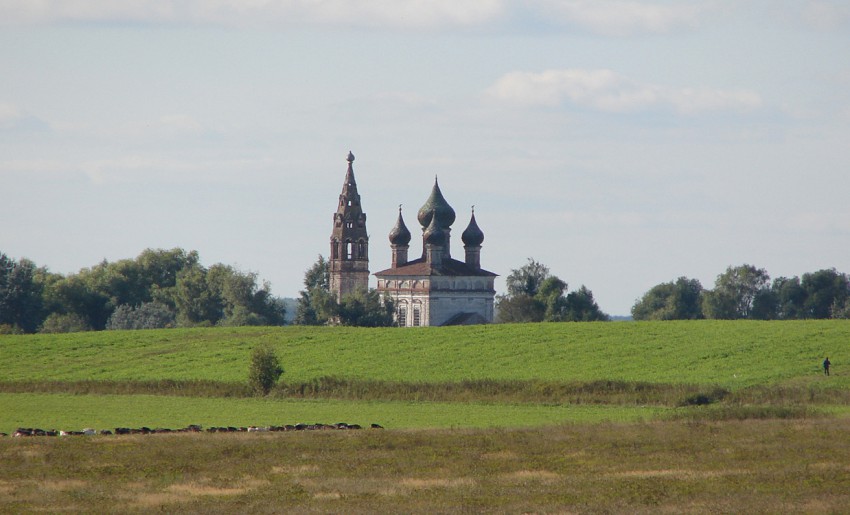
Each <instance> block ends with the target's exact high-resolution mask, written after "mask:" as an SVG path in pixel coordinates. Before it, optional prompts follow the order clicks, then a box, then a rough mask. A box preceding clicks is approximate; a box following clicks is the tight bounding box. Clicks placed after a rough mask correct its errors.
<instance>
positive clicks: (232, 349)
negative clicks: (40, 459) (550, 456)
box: [0, 320, 850, 389]
mask: <svg viewBox="0 0 850 515" xmlns="http://www.w3.org/2000/svg"><path fill="white" fill-rule="evenodd" d="M264 342H268V343H270V344H271V345H272V346H273V347H274V348H275V350H276V352H277V354H278V356H279V357H280V359H281V361H282V363H283V365H284V368H285V369H286V373H285V376H284V378H285V379H286V380H288V381H308V380H310V379H314V378H318V377H322V376H334V377H342V378H360V379H375V380H392V381H410V382H417V381H420V382H444V381H457V380H460V379H499V380H503V379H544V380H559V381H593V380H623V381H646V382H652V383H692V384H712V385H720V386H723V387H726V388H730V389H737V388H742V387H746V386H752V385H765V384H771V385H773V384H783V383H789V382H790V383H796V382H800V381H802V382H806V383H807V382H811V381H816V380H819V379H821V378H820V373H821V369H820V363H821V361H822V360H823V358H824V356H827V355H828V356H830V358H831V360H832V363H833V367H834V375H833V377H831V378H830V383H829V384H830V385H831V386H842V387H844V386H850V372H848V371H847V370H845V368H848V367H847V364H848V363H850V361H848V360H847V358H845V357H844V356H845V355H846V354H847V350H846V349H847V348H848V344H850V321H842V320H827V321H788V322H754V321H734V322H731V321H685V322H640V323H583V324H576V323H572V324H570V323H563V324H555V323H544V324H516V325H490V326H473V327H449V328H422V329H414V330H410V329H361V328H331V327H327V328H326V327H320V328H314V327H282V328H221V329H189V330H183V329H171V330H157V331H104V332H96V333H76V334H69V335H29V336H0V374H2V376H0V381H19V380H58V381H75V380H159V379H185V380H192V379H194V380H216V381H229V382H242V381H244V380H245V378H246V377H247V363H248V356H249V354H250V351H251V349H252V348H253V347H254V346H255V345H257V344H259V343H264Z"/></svg>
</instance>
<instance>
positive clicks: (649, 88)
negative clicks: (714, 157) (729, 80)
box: [485, 69, 762, 114]
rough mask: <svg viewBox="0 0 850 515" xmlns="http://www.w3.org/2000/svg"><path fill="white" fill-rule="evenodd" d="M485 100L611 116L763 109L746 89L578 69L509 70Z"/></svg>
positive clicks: (492, 87)
mask: <svg viewBox="0 0 850 515" xmlns="http://www.w3.org/2000/svg"><path fill="white" fill-rule="evenodd" d="M485 96H486V97H487V98H489V99H491V100H494V101H498V102H504V103H508V104H514V105H519V106H542V107H556V106H560V105H563V104H564V103H567V102H568V103H571V104H574V105H577V106H581V107H586V108H591V109H596V110H599V111H603V112H611V113H624V112H634V111H642V110H648V109H656V108H672V109H674V110H675V111H676V112H678V113H680V114H696V113H700V112H704V111H718V110H733V111H747V110H752V109H756V108H759V107H761V105H762V100H761V97H760V96H759V95H758V93H755V92H752V91H747V90H719V89H711V88H673V87H667V86H661V85H656V84H649V83H641V82H639V81H635V80H632V79H629V78H628V77H625V76H623V75H621V74H618V73H616V72H614V71H611V70H581V69H567V70H546V71H543V72H540V73H534V72H520V71H515V72H510V73H507V74H505V75H503V76H502V77H500V78H499V79H498V80H497V81H496V82H495V83H494V84H493V85H492V86H490V87H489V88H488V89H487V90H486V92H485Z"/></svg>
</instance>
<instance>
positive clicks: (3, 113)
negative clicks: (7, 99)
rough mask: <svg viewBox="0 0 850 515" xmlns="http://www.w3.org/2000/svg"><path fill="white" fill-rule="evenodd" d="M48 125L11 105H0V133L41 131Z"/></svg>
mask: <svg viewBox="0 0 850 515" xmlns="http://www.w3.org/2000/svg"><path fill="white" fill-rule="evenodd" d="M48 127H49V125H48V124H47V123H46V122H44V121H43V120H41V119H39V118H37V117H35V116H33V115H31V114H29V113H27V112H25V111H23V110H22V109H20V108H19V107H17V106H14V105H12V104H3V103H0V131H9V130H42V129H47V128H48Z"/></svg>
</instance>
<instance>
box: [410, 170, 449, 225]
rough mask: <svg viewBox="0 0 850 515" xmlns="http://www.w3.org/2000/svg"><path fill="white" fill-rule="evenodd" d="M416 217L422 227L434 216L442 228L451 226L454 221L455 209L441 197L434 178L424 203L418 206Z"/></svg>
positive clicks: (429, 223)
mask: <svg viewBox="0 0 850 515" xmlns="http://www.w3.org/2000/svg"><path fill="white" fill-rule="evenodd" d="M416 218H417V219H418V220H419V224H420V225H422V227H428V226H429V225H431V219H432V218H436V219H437V224H438V225H439V226H440V227H443V228H448V227H451V225H452V224H453V223H454V221H455V210H454V209H452V206H450V205H449V203H448V202H446V199H445V198H444V197H443V193H442V192H441V191H440V185H439V184H438V183H437V179H436V178H434V188H433V189H432V190H431V196H430V197H428V200H426V201H425V205H423V206H422V207H421V208H419V213H418V214H417V216H416Z"/></svg>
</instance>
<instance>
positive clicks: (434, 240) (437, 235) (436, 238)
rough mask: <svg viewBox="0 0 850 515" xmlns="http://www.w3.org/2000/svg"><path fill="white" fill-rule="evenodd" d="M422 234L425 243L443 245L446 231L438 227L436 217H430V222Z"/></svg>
mask: <svg viewBox="0 0 850 515" xmlns="http://www.w3.org/2000/svg"><path fill="white" fill-rule="evenodd" d="M422 236H423V238H424V241H425V244H426V245H437V246H445V244H446V231H444V230H443V228H442V227H440V225H439V223H438V222H437V217H431V223H430V224H428V228H427V229H425V233H424V234H423V235H422Z"/></svg>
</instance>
